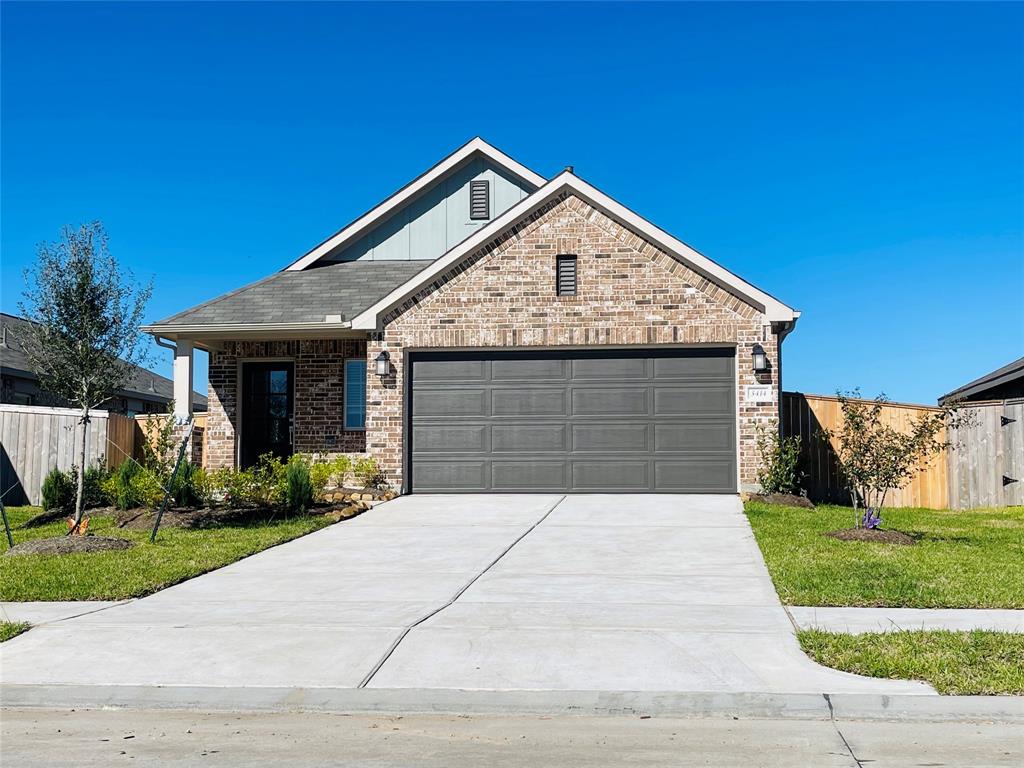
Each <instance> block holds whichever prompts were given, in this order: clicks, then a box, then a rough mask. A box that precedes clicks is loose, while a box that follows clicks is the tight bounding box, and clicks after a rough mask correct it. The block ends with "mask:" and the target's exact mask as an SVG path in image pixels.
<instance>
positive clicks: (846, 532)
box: [824, 528, 917, 546]
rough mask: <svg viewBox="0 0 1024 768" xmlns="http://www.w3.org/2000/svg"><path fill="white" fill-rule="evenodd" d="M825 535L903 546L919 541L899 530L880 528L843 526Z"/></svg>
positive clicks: (847, 539)
mask: <svg viewBox="0 0 1024 768" xmlns="http://www.w3.org/2000/svg"><path fill="white" fill-rule="evenodd" d="M824 535H825V536H831V537H832V538H833V539H839V540H840V541H877V542H880V543H882V544H899V545H901V546H910V545H913V544H916V543H917V540H916V539H915V538H914V537H913V536H908V535H907V534H905V533H900V532H899V531H882V530H879V529H878V528H874V529H872V528H843V529H842V530H839V531H829V532H828V533H826V534H824Z"/></svg>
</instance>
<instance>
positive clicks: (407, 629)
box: [356, 496, 565, 688]
mask: <svg viewBox="0 0 1024 768" xmlns="http://www.w3.org/2000/svg"><path fill="white" fill-rule="evenodd" d="M563 501H565V496H562V497H561V498H559V499H558V501H556V502H555V503H554V504H553V505H552V507H551V509H549V510H548V511H547V512H545V513H544V514H543V515H542V516H541V518H540V520H538V521H537V522H535V523H534V524H533V525H531V526H530V527H529V528H527V529H526V530H525V531H524V532H523V533H522V534H520V535H519V537H518V538H517V539H516V540H515V541H513V542H512V543H511V544H509V545H508V546H507V547H505V549H504V550H503V551H502V552H501V553H500V554H499V555H498V556H497V557H496V558H494V560H492V561H491V562H490V563H489V564H488V565H487V566H486V567H485V568H484V569H483V570H482V571H480V573H478V574H477V575H476V576H474V577H473V578H472V579H470V580H469V581H468V582H466V584H465V585H464V586H463V587H462V589H460V590H459V591H458V592H456V593H455V595H454V596H453V597H452V598H451V599H450V600H449V601H448V602H446V603H445V604H444V605H441V606H439V607H438V608H435V609H434V610H432V611H430V612H429V613H427V614H426V615H425V616H422V617H420V618H419V619H417V620H416V621H414V622H413V623H412V624H409V625H408V626H407V627H405V628H404V629H403V630H402V632H401V633H400V634H399V635H398V637H397V638H395V641H394V642H393V643H391V646H390V647H389V648H388V649H387V651H385V652H384V655H383V656H382V657H381V659H380V661H378V662H377V663H376V664H374V665H373V669H371V670H370V671H369V673H368V674H367V675H366V677H364V678H363V679H362V681H361V682H360V683H359V685H357V686H356V688H365V687H366V686H367V685H368V684H369V683H370V681H371V680H373V678H374V675H376V674H377V673H378V672H379V671H380V669H381V667H383V666H384V664H385V663H386V662H387V660H388V659H390V658H391V654H393V653H394V652H395V651H396V650H397V649H398V646H399V645H400V644H401V642H402V641H403V640H405V637H406V635H408V634H409V633H410V632H412V630H414V629H415V628H416V627H418V626H419V625H420V624H422V623H423V622H425V621H427V620H428V619H431V618H433V617H434V616H436V615H437V614H439V613H440V612H441V611H443V610H444V609H445V608H447V607H449V606H450V605H452V604H453V603H454V602H455V601H456V600H458V599H459V598H460V597H462V595H463V594H464V593H465V592H466V590H467V589H469V588H470V587H472V586H473V585H474V584H475V583H476V582H477V580H478V579H479V578H480V577H481V576H483V575H484V574H485V573H487V572H488V571H489V570H491V568H493V567H494V566H495V565H497V564H498V561H499V560H501V558H503V557H504V556H505V555H507V554H508V553H509V552H511V551H512V548H513V547H514V546H515V545H516V544H518V543H519V542H520V541H522V540H523V539H525V538H526V537H527V536H529V535H530V534H531V533H532V532H533V530H534V529H535V528H536V527H537V526H538V525H540V524H541V523H543V522H544V521H545V520H547V519H548V515H550V514H551V513H552V512H554V511H555V509H556V508H557V507H558V505H559V504H561V503H562V502H563Z"/></svg>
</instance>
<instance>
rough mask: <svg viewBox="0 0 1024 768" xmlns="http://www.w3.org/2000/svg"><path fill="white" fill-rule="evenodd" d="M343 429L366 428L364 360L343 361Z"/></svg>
mask: <svg viewBox="0 0 1024 768" xmlns="http://www.w3.org/2000/svg"><path fill="white" fill-rule="evenodd" d="M345 429H366V361H365V360H346V361H345Z"/></svg>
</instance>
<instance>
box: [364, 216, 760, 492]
mask: <svg viewBox="0 0 1024 768" xmlns="http://www.w3.org/2000/svg"><path fill="white" fill-rule="evenodd" d="M560 253H569V254H575V255H577V256H578V283H579V285H578V293H577V295H576V296H556V295H555V289H554V274H555V270H554V266H555V256H556V254H560ZM755 343H761V344H762V345H763V346H764V347H765V349H766V350H767V351H768V353H769V358H770V360H771V362H772V365H773V367H774V366H777V351H778V345H777V343H776V337H775V336H774V335H772V334H771V332H770V330H769V327H768V325H767V323H766V322H765V321H764V319H763V316H762V315H761V313H760V312H759V311H758V310H757V309H756V308H754V307H751V306H750V305H748V304H746V303H745V302H744V301H743V300H742V299H740V298H738V297H736V296H734V295H732V294H730V293H728V292H727V291H725V290H724V289H722V288H721V287H720V286H718V285H717V284H715V283H712V282H711V281H709V280H707V279H706V278H704V277H702V276H701V275H699V274H697V273H696V272H694V271H693V270H691V269H689V268H688V267H686V266H685V265H683V264H682V263H680V262H679V261H677V260H676V259H674V258H672V257H671V256H669V255H668V254H666V253H664V252H663V251H662V250H660V249H659V248H658V247H657V246H655V245H654V244H652V243H650V242H648V241H646V240H644V239H643V238H641V237H638V236H637V235H636V234H635V233H633V232H632V231H630V230H628V229H625V228H624V227H622V226H620V225H619V224H617V223H616V222H615V221H614V220H612V219H610V218H609V217H607V216H605V215H604V214H603V213H601V212H600V211H598V210H597V209H595V208H593V207H591V206H590V205H589V204H587V203H586V202H584V201H583V200H580V199H579V198H577V197H574V196H567V197H562V198H560V199H556V200H554V201H552V202H551V203H550V204H548V205H547V206H545V207H544V208H542V209H540V210H539V211H537V212H535V213H534V214H532V215H531V216H529V217H528V218H526V219H524V220H523V221H521V222H520V223H519V224H518V225H516V226H515V227H513V228H512V229H511V230H510V231H509V232H507V233H506V235H505V236H503V237H502V238H499V239H496V240H494V241H492V242H491V243H488V244H487V245H486V246H485V247H484V248H482V249H481V250H480V251H478V252H477V253H476V254H474V255H473V256H471V257H469V258H468V259H466V260H465V261H464V262H462V263H461V264H460V265H459V266H458V267H455V268H453V269H452V270H450V271H449V272H448V273H446V274H445V275H442V276H440V277H439V278H438V279H437V280H435V281H434V282H433V283H431V284H430V285H428V286H425V287H424V289H423V290H421V291H420V292H419V293H417V294H416V295H415V296H413V297H411V298H410V299H409V300H407V301H406V302H405V303H403V304H402V305H401V306H399V307H398V308H396V309H395V310H393V311H392V312H391V313H389V314H388V315H387V316H386V317H385V318H384V324H383V331H382V332H381V333H378V334H374V335H373V338H371V341H370V343H369V345H368V347H367V355H368V358H369V359H370V361H371V363H372V360H373V358H374V357H375V356H376V355H377V353H378V352H379V351H380V350H381V349H384V348H386V349H387V350H388V351H389V353H390V355H391V359H392V366H393V372H392V375H391V376H389V377H386V378H385V379H384V380H383V381H381V380H380V379H379V378H378V377H376V376H374V375H370V376H369V381H368V390H367V432H366V450H367V451H368V452H369V453H370V454H371V455H373V456H376V457H377V458H378V460H379V461H380V462H381V464H382V466H383V467H384V469H385V471H386V472H387V474H388V477H389V479H390V480H391V482H392V483H394V484H395V485H399V484H400V483H401V480H402V472H403V466H402V457H403V434H402V430H403V407H404V406H403V400H404V389H403V376H404V354H405V352H406V351H408V350H422V349H433V348H443V347H456V348H481V347H502V348H509V347H559V346H575V347H588V346H605V345H607V346H616V345H643V346H656V345H684V344H728V345H735V346H736V347H737V368H738V371H739V398H740V402H739V419H740V422H739V434H738V437H739V450H740V482H741V485H742V486H747V487H749V486H751V485H753V484H754V483H755V482H756V473H757V461H758V459H757V452H756V449H755V444H754V443H755V438H756V428H757V425H758V424H759V423H761V424H767V423H768V422H769V421H770V420H771V419H773V418H776V417H777V415H778V387H777V383H776V382H775V380H774V378H773V376H772V374H768V375H766V376H761V377H755V375H754V373H753V371H752V370H751V364H750V363H751V356H750V355H751V348H752V347H753V345H754V344H755ZM371 370H372V365H371ZM751 384H770V385H772V386H771V399H770V400H769V401H767V402H759V403H748V402H745V397H744V395H745V387H746V386H747V385H751Z"/></svg>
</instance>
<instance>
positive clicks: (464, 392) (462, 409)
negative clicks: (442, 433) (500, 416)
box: [412, 387, 487, 418]
mask: <svg viewBox="0 0 1024 768" xmlns="http://www.w3.org/2000/svg"><path fill="white" fill-rule="evenodd" d="M412 408H413V413H414V414H416V416H418V417H431V416H438V417H442V416H443V417H445V418H447V417H451V416H486V415H487V390H486V389H484V388H481V387H473V388H469V387H450V388H446V389H436V388H430V389H425V388H423V387H420V388H418V389H414V390H413V393H412Z"/></svg>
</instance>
